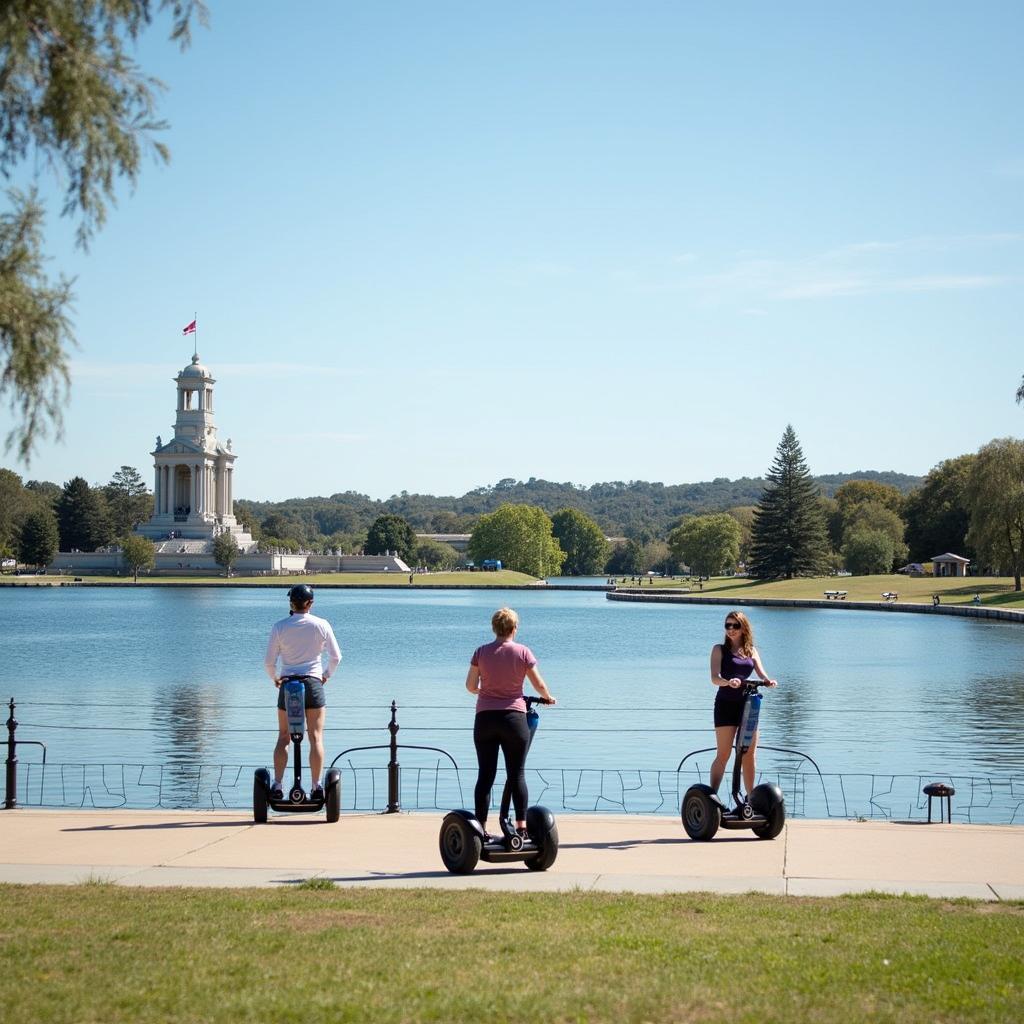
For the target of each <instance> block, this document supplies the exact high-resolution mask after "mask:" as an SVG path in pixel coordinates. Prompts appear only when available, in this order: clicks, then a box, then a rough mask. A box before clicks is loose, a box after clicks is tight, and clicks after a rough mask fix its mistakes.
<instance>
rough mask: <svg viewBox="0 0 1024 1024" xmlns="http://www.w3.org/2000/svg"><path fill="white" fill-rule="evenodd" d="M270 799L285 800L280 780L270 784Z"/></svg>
mask: <svg viewBox="0 0 1024 1024" xmlns="http://www.w3.org/2000/svg"><path fill="white" fill-rule="evenodd" d="M270 799H271V800H283V799H284V790H283V789H282V788H281V783H280V782H272V783H271V784H270Z"/></svg>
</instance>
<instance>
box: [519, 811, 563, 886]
mask: <svg viewBox="0 0 1024 1024" xmlns="http://www.w3.org/2000/svg"><path fill="white" fill-rule="evenodd" d="M526 831H527V832H529V834H530V838H531V839H532V840H533V842H534V843H535V844H536V846H537V850H538V853H537V855H536V856H535V857H529V858H527V859H526V860H525V861H524V863H525V864H526V866H527V867H528V868H529V869H530V870H531V871H547V869H548V868H549V867H551V865H552V864H554V863H555V859H556V858H557V857H558V825H557V824H556V823H555V816H554V815H553V814H552V813H551V812H550V811H549V810H548V809H547V808H546V807H528V808H527V809H526Z"/></svg>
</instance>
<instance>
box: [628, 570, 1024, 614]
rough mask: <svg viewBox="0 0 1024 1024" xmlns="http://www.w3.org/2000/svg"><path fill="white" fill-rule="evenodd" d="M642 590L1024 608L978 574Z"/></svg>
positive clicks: (1002, 586) (1000, 580)
mask: <svg viewBox="0 0 1024 1024" xmlns="http://www.w3.org/2000/svg"><path fill="white" fill-rule="evenodd" d="M615 581H616V583H617V584H618V586H619V587H620V588H622V587H625V588H627V589H628V588H630V582H629V577H628V576H627V577H626V582H625V584H623V582H622V577H621V576H617V577H615ZM642 586H643V590H644V591H645V592H646V591H648V590H651V591H657V590H660V589H666V588H667V589H675V588H680V587H689V588H690V595H691V596H694V597H701V596H704V597H756V598H780V599H785V600H805V601H807V600H810V601H820V600H822V599H823V598H824V596H825V591H826V590H845V591H846V592H847V598H846V600H847V601H881V600H882V594H884V593H886V592H887V591H895V592H896V593H898V594H899V603H900V604H928V605H930V604H931V603H932V595H933V594H938V595H939V599H940V600H941V602H942V603H943V604H971V603H972V602H973V600H974V595H975V594H979V595H980V596H981V603H982V604H986V605H993V606H996V607H1001V608H1002V607H1008V608H1015V607H1016V608H1024V593H1020V592H1015V591H1014V589H1013V579H1012V578H1010V577H989V576H978V577H968V578H967V579H935V578H934V577H931V576H925V577H922V578H920V579H912V578H908V577H906V576H899V575H896V574H892V575H885V576H839V577H837V576H818V577H812V578H810V579H799V580H777V581H776V582H774V583H759V582H757V581H756V580H748V579H740V578H736V577H714V578H712V579H710V580H705V581H704V587H703V589H702V590H698V586H697V583H696V582H693V583H688V582H686V581H685V580H683V579H677V580H672V579H662V578H654V580H653V582H652V583H644V584H643V585H642Z"/></svg>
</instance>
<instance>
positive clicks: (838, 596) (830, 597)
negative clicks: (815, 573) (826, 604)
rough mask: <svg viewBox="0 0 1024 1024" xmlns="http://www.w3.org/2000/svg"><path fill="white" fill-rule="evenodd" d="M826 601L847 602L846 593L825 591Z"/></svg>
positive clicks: (842, 591)
mask: <svg viewBox="0 0 1024 1024" xmlns="http://www.w3.org/2000/svg"><path fill="white" fill-rule="evenodd" d="M825 600H826V601H845V600H846V591H845V590H826V591H825Z"/></svg>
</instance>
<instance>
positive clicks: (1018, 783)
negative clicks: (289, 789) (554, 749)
mask: <svg viewBox="0 0 1024 1024" xmlns="http://www.w3.org/2000/svg"><path fill="white" fill-rule="evenodd" d="M397 711H398V709H397V706H396V704H395V703H394V702H392V705H391V721H390V723H389V724H388V726H387V729H388V732H389V733H390V736H389V741H388V742H386V743H381V744H374V745H369V746H363V747H356V748H351V749H350V750H347V751H343V752H342V754H340V755H338V757H336V758H335V759H334V764H335V767H337V768H340V769H341V772H342V808H343V810H346V811H349V812H353V811H363V812H371V811H391V812H394V811H397V810H399V809H402V810H415V811H442V810H447V809H449V808H453V807H465V806H467V802H468V803H469V804H471V803H472V789H473V783H474V781H475V765H474V766H473V767H472V768H471V769H466V768H460V767H459V765H458V764H456V763H455V761H454V760H453V759H452V758H451V756H450V755H449V754H448V753H447V752H446V751H444V750H442V749H440V748H437V747H425V746H419V745H415V744H402V743H399V742H398V732H399V726H398V722H397ZM14 712H15V707H14V701H13V700H12V701H11V703H10V717H9V718H8V722H7V726H8V754H7V762H6V794H7V799H6V803H5V806H6V807H14V806H27V807H40V808H44V807H45V808H132V809H140V810H157V809H194V810H213V809H220V810H225V809H226V810H239V811H244V810H248V811H251V809H252V793H253V776H254V772H255V771H256V769H257V768H258V767H262V766H261V765H256V764H197V763H174V764H151V763H150V764H141V763H125V762H106V763H74V762H61V763H52V762H51V763H46V761H45V756H46V750H45V747H44V746H43V744H41V743H39V742H38V741H28V740H17V739H16V735H15V734H16V728H17V721H16V720H15V717H14ZM29 743H31V744H32V745H33V746H35V747H41V748H42V760H40V761H29V762H26V761H25V760H23V759H19V758H18V757H17V747H18V746H19V745H22V744H29ZM763 749H767V748H763ZM374 751H378V752H380V753H376V754H375V753H371V752H374ZM384 751H387V754H386V755H385V754H384V753H383V752H384ZM400 751H402V752H403V753H401V755H400V754H399V752H400ZM413 752H415V753H413ZM787 753H789V754H790V755H791V756H789V757H787V758H785V759H784V760H783V762H782V763H781V764H780V765H779V766H777V767H773V768H770V769H765V770H761V771H759V773H758V781H760V782H773V783H775V784H776V785H778V786H780V788H781V789H782V791H783V793H784V795H785V798H786V811H787V814H788V815H789V816H791V817H798V818H801V817H802V818H837V819H851V818H864V819H880V820H893V821H901V820H906V821H923V820H926V819H927V813H928V798H927V796H925V795H924V792H923V789H924V786H925V785H927V784H928V783H930V782H944V783H946V784H948V785H951V786H953V787H954V789H955V791H956V792H955V795H954V796H953V799H952V811H953V815H952V817H953V820H954V821H960V822H969V823H975V824H995V825H1021V824H1024V777H1018V776H971V775H927V776H925V775H878V774H867V773H842V774H823V773H821V772H819V771H817V768H816V766H814V765H813V762H810V760H809V759H807V758H805V757H803V756H800V755H798V754H793V752H787ZM357 755H358V756H357ZM399 756H401V757H402V759H403V761H407V762H408V759H409V758H411V763H404V764H400V763H399ZM708 757H710V755H708ZM385 758H386V760H385ZM367 762H369V763H367ZM709 767H710V761H709V759H704V760H703V761H702V760H701V759H700V758H699V757H697V758H694V759H689V760H687V761H686V762H685V764H684V765H681V766H680V768H679V769H677V770H653V769H629V768H615V769H610V768H599V767H555V768H545V767H540V768H528V769H527V784H528V787H529V791H530V800H531V803H541V804H544V805H545V806H547V807H550V808H551V809H552V810H554V811H558V812H575V813H605V814H665V815H672V816H677V815H678V814H679V808H680V804H681V802H682V797H683V794H684V793H685V791H686V789H687V788H688V787H689V786H690V785H692V784H693V783H695V782H698V781H706V779H707V775H708V768H709ZM503 781H504V780H503V779H502V777H501V775H500V774H499V777H498V779H497V780H496V783H495V788H494V794H495V796H494V798H495V800H497V798H498V796H500V793H501V787H502V785H503Z"/></svg>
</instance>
